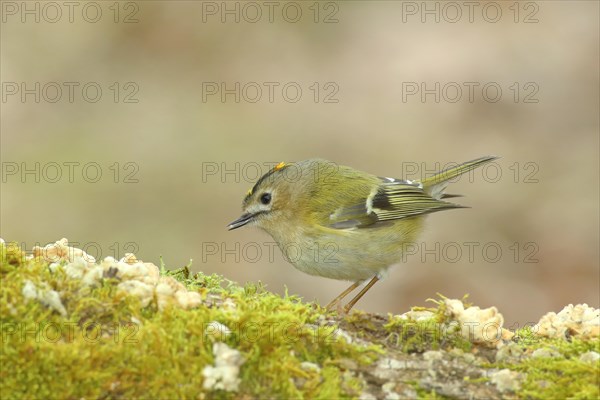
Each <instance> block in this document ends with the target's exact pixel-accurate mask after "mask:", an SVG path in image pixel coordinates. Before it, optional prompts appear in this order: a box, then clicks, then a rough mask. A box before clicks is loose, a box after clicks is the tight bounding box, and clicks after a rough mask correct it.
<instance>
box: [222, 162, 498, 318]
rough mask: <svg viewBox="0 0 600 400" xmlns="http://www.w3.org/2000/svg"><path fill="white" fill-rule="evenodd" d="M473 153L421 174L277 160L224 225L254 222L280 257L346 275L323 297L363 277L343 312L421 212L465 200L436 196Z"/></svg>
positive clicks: (395, 255)
mask: <svg viewBox="0 0 600 400" xmlns="http://www.w3.org/2000/svg"><path fill="white" fill-rule="evenodd" d="M496 158H497V157H495V156H487V157H481V158H478V159H476V160H473V161H468V162H466V163H463V164H460V165H458V166H456V167H453V168H449V169H446V170H444V171H442V172H438V173H436V174H435V175H433V176H431V177H429V178H425V179H423V180H421V181H417V180H414V181H411V180H402V179H393V178H383V177H378V176H375V175H371V174H369V173H366V172H362V171H358V170H355V169H353V168H351V167H346V166H342V165H337V164H335V163H333V162H331V161H327V160H323V159H309V160H304V161H300V162H296V163H289V164H286V163H283V162H282V163H279V164H278V165H276V166H275V167H274V168H273V169H271V170H269V171H268V172H267V173H266V174H264V175H263V176H262V177H261V178H260V179H259V180H258V181H257V182H256V184H255V185H254V186H253V187H252V189H250V190H249V191H248V193H247V194H246V196H245V197H244V200H243V202H242V210H243V214H242V216H241V217H240V218H238V219H236V220H235V221H233V222H232V223H230V224H229V226H228V228H229V230H232V229H237V228H240V227H242V226H244V225H254V226H257V227H259V228H261V229H263V230H264V231H266V232H267V233H268V234H270V235H271V236H272V237H273V239H274V240H275V242H277V244H278V246H279V248H280V249H281V251H282V253H283V255H284V257H285V258H286V259H287V260H288V261H289V262H290V263H291V264H293V265H294V266H295V267H296V268H297V269H299V270H300V271H302V272H305V273H308V274H311V275H317V276H322V277H326V278H332V279H339V280H347V281H352V282H354V283H353V284H352V285H351V286H350V287H349V288H348V289H346V290H344V291H343V292H342V293H341V294H340V295H339V296H337V297H336V298H335V299H333V301H331V303H329V304H328V305H327V307H326V308H327V309H328V310H331V309H333V308H334V307H336V308H337V309H338V310H339V309H340V308H341V307H339V304H340V302H341V301H342V300H343V299H344V298H345V297H346V296H347V295H348V294H349V293H351V292H353V291H354V290H355V289H356V288H357V287H358V286H360V285H361V284H362V283H363V282H365V281H366V280H367V279H370V281H369V282H368V283H367V285H365V287H364V288H363V289H362V290H361V291H360V292H359V293H358V294H357V295H356V296H355V297H354V298H353V299H352V300H351V301H350V302H349V303H348V304H347V305H346V306H345V307H344V309H343V311H345V312H348V311H350V309H351V308H352V307H353V306H354V304H356V302H357V301H358V300H359V299H360V298H361V297H362V296H363V295H364V294H365V293H366V292H367V291H368V290H369V289H370V288H371V287H372V286H373V285H374V284H375V283H376V282H377V281H378V280H379V279H381V277H382V276H383V274H384V273H385V272H386V271H387V269H388V268H389V267H390V266H391V265H393V264H395V263H398V262H399V261H400V260H401V259H402V252H403V250H404V249H406V246H407V245H408V244H410V243H414V242H415V240H416V238H417V235H418V234H419V233H420V231H421V229H422V227H423V222H424V217H425V216H426V215H427V214H429V213H432V212H436V211H442V210H449V209H453V208H465V207H463V206H461V205H458V204H454V203H450V202H447V201H445V200H443V199H446V198H450V197H460V196H459V195H449V194H445V193H444V190H445V189H446V186H447V185H448V183H449V181H450V180H451V179H453V178H456V177H458V176H459V175H462V174H464V173H466V172H469V171H472V170H473V169H475V168H477V167H480V166H482V165H483V164H486V163H488V162H490V161H492V160H495V159H496Z"/></svg>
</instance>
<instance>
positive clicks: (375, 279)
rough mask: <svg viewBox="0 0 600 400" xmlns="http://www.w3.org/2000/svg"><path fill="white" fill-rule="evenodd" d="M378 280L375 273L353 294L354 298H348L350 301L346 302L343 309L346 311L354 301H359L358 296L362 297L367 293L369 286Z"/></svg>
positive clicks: (352, 305)
mask: <svg viewBox="0 0 600 400" xmlns="http://www.w3.org/2000/svg"><path fill="white" fill-rule="evenodd" d="M378 280H379V275H375V276H374V277H373V279H371V280H370V281H369V283H367V285H366V286H365V287H364V288H362V290H361V291H360V292H359V293H358V294H357V295H356V296H354V298H353V299H352V300H350V303H348V304H346V307H344V311H345V312H346V313H347V312H348V311H350V309H351V308H352V307H354V305H355V304H356V302H357V301H359V300H360V298H361V297H363V296H364V295H365V293H367V291H368V290H369V289H371V286H373V285H374V284H376V283H377V281H378Z"/></svg>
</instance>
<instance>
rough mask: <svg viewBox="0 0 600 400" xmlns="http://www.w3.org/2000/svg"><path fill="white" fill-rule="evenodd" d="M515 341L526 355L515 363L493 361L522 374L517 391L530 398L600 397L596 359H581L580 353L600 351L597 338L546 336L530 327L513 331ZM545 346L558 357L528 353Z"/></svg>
mask: <svg viewBox="0 0 600 400" xmlns="http://www.w3.org/2000/svg"><path fill="white" fill-rule="evenodd" d="M515 342H516V343H518V344H519V346H520V347H521V348H522V350H523V353H524V354H525V355H526V357H523V359H522V360H521V361H520V362H518V363H506V364H499V365H495V367H496V368H508V369H511V370H514V371H518V372H522V373H524V374H525V377H526V379H525V381H524V382H523V384H522V385H521V390H520V391H519V393H518V395H519V396H520V397H523V398H532V399H548V398H553V399H597V398H600V389H599V387H600V376H599V367H600V365H599V364H598V363H595V364H593V363H589V362H584V361H581V360H580V359H579V357H580V356H581V355H582V354H584V353H587V352H589V351H595V352H597V353H600V340H599V339H593V340H579V339H576V338H570V339H569V340H565V339H548V338H540V337H538V336H536V335H535V334H534V332H533V330H532V329H531V328H530V327H526V328H523V329H520V330H518V331H517V332H516V335H515ZM543 348H548V349H552V350H553V351H555V352H557V353H558V354H560V356H559V357H544V358H541V357H530V355H531V354H532V353H533V352H534V351H535V350H537V349H543Z"/></svg>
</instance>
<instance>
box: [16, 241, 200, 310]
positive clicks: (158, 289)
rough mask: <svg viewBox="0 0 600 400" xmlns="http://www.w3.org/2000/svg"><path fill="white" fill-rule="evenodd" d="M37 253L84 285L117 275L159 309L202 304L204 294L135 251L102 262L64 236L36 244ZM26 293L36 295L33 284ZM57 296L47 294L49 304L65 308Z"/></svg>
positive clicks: (124, 288)
mask: <svg viewBox="0 0 600 400" xmlns="http://www.w3.org/2000/svg"><path fill="white" fill-rule="evenodd" d="M33 255H34V257H41V258H42V259H43V260H45V261H47V262H50V263H51V264H50V270H51V271H52V272H53V273H55V272H56V271H57V270H58V269H59V268H62V269H63V270H64V271H65V274H66V275H67V277H69V278H70V279H72V280H78V281H80V282H81V285H82V287H86V286H87V287H93V286H99V285H100V284H101V282H102V280H103V279H105V278H114V279H116V280H118V281H120V282H119V283H118V284H117V288H118V290H119V291H121V292H123V293H125V294H126V295H131V296H136V297H137V298H138V299H139V300H140V302H141V304H142V306H144V307H145V306H148V305H149V304H151V303H152V302H153V301H155V300H156V304H157V306H158V309H159V310H163V309H165V307H168V306H175V307H180V308H185V309H188V308H194V307H198V306H199V305H200V304H202V296H201V295H200V293H198V292H194V291H189V290H187V289H186V287H185V286H184V285H183V284H182V283H181V282H178V281H177V280H175V279H174V278H173V277H170V276H160V269H159V268H158V267H157V266H156V265H154V264H152V263H145V262H142V261H141V260H138V259H137V257H136V256H135V255H134V254H132V253H127V254H125V256H124V257H123V258H121V259H120V260H116V259H114V258H113V257H105V258H104V259H103V260H102V261H101V262H99V263H96V260H95V259H94V258H93V257H92V256H90V255H88V254H87V253H85V252H84V251H83V250H81V249H77V248H75V247H71V246H69V245H68V241H67V239H61V240H59V241H57V242H55V243H51V244H48V245H46V246H44V247H39V246H36V247H34V249H33ZM65 261H66V263H65ZM63 264H64V265H63ZM33 290H35V285H34V286H33ZM25 293H27V295H29V296H31V295H32V293H33V292H32V288H31V286H27V285H26V287H25V288H24V295H25ZM39 293H41V292H39V291H37V292H35V295H34V297H35V298H40V294H39ZM44 293H46V292H44ZM44 296H45V297H44ZM57 296H58V294H56V295H54V294H52V292H49V293H47V294H43V297H44V298H45V299H46V301H47V302H48V303H52V304H55V305H56V307H57V310H61V308H60V307H59V306H58V303H56V298H57ZM58 300H60V297H58ZM61 305H62V304H61ZM62 310H64V307H63V308H62ZM60 312H61V313H62V311H60ZM65 313H66V311H65Z"/></svg>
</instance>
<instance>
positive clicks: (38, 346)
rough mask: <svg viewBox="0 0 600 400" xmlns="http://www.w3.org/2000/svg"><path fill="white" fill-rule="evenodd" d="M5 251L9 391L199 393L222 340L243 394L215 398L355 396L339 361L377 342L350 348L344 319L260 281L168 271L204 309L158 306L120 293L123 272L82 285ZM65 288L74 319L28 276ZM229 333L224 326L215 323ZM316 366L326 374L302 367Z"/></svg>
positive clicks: (365, 356) (353, 380)
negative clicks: (237, 355) (240, 360)
mask: <svg viewBox="0 0 600 400" xmlns="http://www.w3.org/2000/svg"><path fill="white" fill-rule="evenodd" d="M1 246H2V259H1V260H0V263H1V265H2V268H1V269H0V271H1V278H2V286H1V290H0V315H1V320H0V323H1V325H2V326H1V329H2V352H1V354H0V364H1V365H2V366H3V368H2V370H1V372H0V378H1V379H0V382H1V383H0V390H1V392H2V394H3V398H32V397H35V398H66V399H68V398H131V397H144V398H181V397H185V398H196V397H198V396H199V395H200V394H201V393H207V391H206V390H203V388H202V385H203V375H202V370H203V368H204V367H205V366H207V365H213V364H214V357H213V354H212V345H213V343H214V342H215V341H223V342H225V343H226V344H228V345H229V346H230V347H231V348H234V349H237V350H238V351H240V352H241V353H242V355H243V357H244V358H245V362H244V364H243V365H242V367H241V371H240V378H241V380H242V383H241V385H240V388H239V392H238V393H228V392H225V391H214V392H212V394H211V397H216V398H238V397H240V396H242V395H249V396H251V397H266V396H269V397H272V396H276V397H285V398H290V397H295V398H332V397H354V396H357V395H358V393H359V392H360V389H361V385H362V383H361V381H360V380H359V379H358V378H357V377H355V376H354V375H351V374H347V373H345V371H344V370H343V368H339V367H338V366H337V365H336V360H339V359H344V358H351V359H353V360H355V361H356V362H357V363H359V364H368V363H370V362H372V361H373V360H374V359H375V357H376V354H377V352H376V348H375V347H374V346H370V347H369V346H361V345H357V344H350V343H347V342H346V341H345V340H344V339H342V338H339V337H338V336H337V335H336V331H337V330H338V329H339V328H338V327H337V326H321V325H320V324H319V321H318V320H319V316H320V315H321V313H320V312H319V310H318V309H316V308H314V307H312V306H311V305H307V304H304V303H302V302H301V301H300V299H298V298H297V297H293V296H286V297H284V298H282V297H279V296H276V295H274V294H272V293H269V292H267V291H266V290H264V288H263V287H262V285H260V284H248V285H246V286H245V287H240V286H238V285H235V284H233V283H232V282H229V281H226V280H224V279H223V278H221V277H219V276H217V275H204V274H201V273H199V274H192V273H191V272H190V269H189V266H186V267H183V268H180V269H178V270H175V271H168V270H166V268H164V266H162V268H161V269H162V274H165V275H170V276H173V277H174V278H175V279H177V280H179V281H180V282H182V283H184V284H185V285H186V287H187V288H188V289H189V290H195V291H198V292H200V293H201V294H202V297H203V299H204V303H203V305H202V306H200V307H198V308H195V309H192V310H184V309H180V308H175V307H169V308H166V309H164V310H163V311H161V312H159V311H158V307H157V305H156V303H155V302H152V303H151V304H150V305H148V306H147V307H142V306H141V305H140V302H139V301H138V300H137V298H135V297H132V296H126V295H123V294H122V293H120V292H118V291H117V288H116V283H118V280H117V279H116V278H114V277H113V278H111V277H106V278H105V279H103V281H102V283H101V285H100V286H99V287H95V288H88V287H82V286H81V283H80V281H78V280H76V279H71V278H69V277H68V276H67V275H66V273H65V272H64V270H63V269H62V268H54V272H52V271H51V270H50V268H49V265H48V263H45V262H40V261H39V260H25V258H24V257H22V254H21V253H19V251H20V250H18V249H17V248H13V247H12V246H10V247H9V246H5V245H1ZM26 280H29V281H31V282H33V284H34V285H36V287H42V286H43V283H44V282H45V283H46V284H47V285H48V289H53V290H56V291H58V292H59V294H60V298H61V301H62V303H63V305H64V306H65V308H66V310H67V317H62V316H61V315H60V314H59V313H57V312H56V311H53V310H52V309H51V308H48V307H47V306H45V305H43V304H42V303H41V302H39V301H37V300H31V299H30V300H28V299H26V298H25V297H24V295H23V293H22V290H23V287H24V285H25V281H26ZM213 321H217V322H220V323H222V324H224V325H226V326H227V327H228V328H229V329H230V331H231V333H230V334H229V335H224V334H223V333H222V332H218V331H215V330H214V329H212V328H213V326H212V325H210V323H211V322H213ZM303 361H308V362H311V363H314V364H316V365H318V366H319V367H320V369H319V370H305V369H302V367H301V363H302V362H303Z"/></svg>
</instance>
